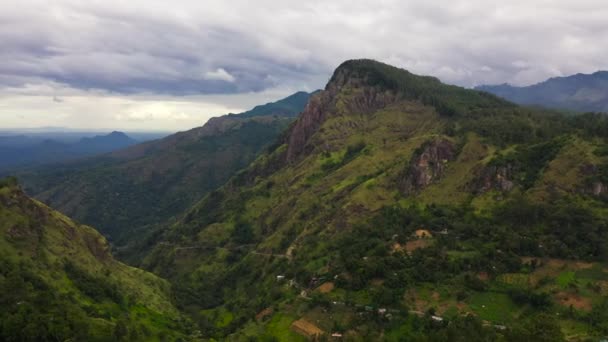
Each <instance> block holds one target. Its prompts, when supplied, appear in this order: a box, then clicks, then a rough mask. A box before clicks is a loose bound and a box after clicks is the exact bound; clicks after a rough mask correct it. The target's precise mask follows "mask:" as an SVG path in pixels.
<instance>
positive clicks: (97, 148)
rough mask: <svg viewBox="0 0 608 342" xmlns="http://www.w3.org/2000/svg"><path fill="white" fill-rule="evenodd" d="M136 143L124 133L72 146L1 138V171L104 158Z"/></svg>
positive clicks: (78, 142)
mask: <svg viewBox="0 0 608 342" xmlns="http://www.w3.org/2000/svg"><path fill="white" fill-rule="evenodd" d="M32 141H33V142H32ZM28 142H29V143H28ZM135 143H137V142H136V141H135V140H133V139H131V138H130V137H128V136H127V135H126V134H124V133H122V132H112V133H110V134H108V135H98V136H94V137H84V138H81V139H80V140H79V141H77V142H71V143H68V142H62V141H57V140H53V139H45V140H42V141H40V142H38V141H36V140H35V139H28V137H26V136H23V135H19V136H9V137H2V138H1V139H0V171H2V172H4V173H8V172H10V171H12V170H14V169H16V168H23V167H26V166H32V165H41V164H49V163H57V162H61V161H65V160H69V159H75V158H81V157H85V156H91V155H95V154H102V153H106V152H111V151H114V150H117V149H121V148H125V147H128V146H131V145H134V144H135Z"/></svg>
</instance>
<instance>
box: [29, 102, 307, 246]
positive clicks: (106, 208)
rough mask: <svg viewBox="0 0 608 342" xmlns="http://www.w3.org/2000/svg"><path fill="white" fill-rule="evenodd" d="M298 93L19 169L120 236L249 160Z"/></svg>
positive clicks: (70, 210) (285, 120) (80, 215)
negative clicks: (124, 144) (89, 154)
mask: <svg viewBox="0 0 608 342" xmlns="http://www.w3.org/2000/svg"><path fill="white" fill-rule="evenodd" d="M307 96H308V94H307V93H297V94H295V95H292V96H290V97H288V98H286V99H283V100H280V101H277V102H275V103H271V104H266V105H264V106H262V107H256V108H254V109H253V110H252V111H250V112H245V113H242V114H239V115H225V116H221V117H216V118H212V119H211V120H209V121H208V122H207V123H206V124H205V125H204V126H202V127H197V128H194V129H191V130H189V131H186V132H180V133H177V134H173V135H171V136H168V137H166V138H164V139H161V140H157V141H151V142H147V143H143V144H139V145H136V146H133V147H131V148H128V149H124V150H120V151H116V152H114V153H111V154H108V155H104V156H101V157H97V158H93V159H89V160H84V161H82V162H77V163H71V164H64V165H52V166H50V167H48V168H41V169H35V170H33V171H32V172H29V173H22V174H19V178H20V179H21V180H22V182H23V183H24V184H25V187H26V190H27V191H28V193H30V194H32V195H33V196H34V197H36V198H38V199H39V200H41V201H43V202H45V203H47V204H49V205H51V206H53V207H54V208H57V209H58V210H61V211H62V212H64V213H66V214H68V215H70V216H71V217H74V218H75V219H77V220H79V221H82V222H84V223H87V224H90V225H93V226H95V227H97V228H98V229H99V230H100V231H101V232H102V233H103V234H105V235H106V236H110V237H112V238H113V240H114V242H118V243H120V242H121V241H120V238H121V237H124V236H130V235H133V234H135V235H136V234H138V232H139V231H141V230H145V229H146V228H147V227H148V226H150V225H154V224H155V223H158V222H163V221H165V220H167V219H169V218H171V217H172V216H173V215H175V214H177V213H180V212H182V211H183V210H185V209H186V208H187V207H189V206H191V205H192V204H193V203H194V202H195V201H196V200H197V199H199V198H200V197H201V196H203V195H204V194H206V193H207V192H208V191H211V190H213V189H215V188H217V187H218V186H220V185H222V184H223V183H224V182H225V181H226V180H228V179H229V178H230V176H232V175H233V174H234V173H235V172H236V171H237V170H239V169H241V168H243V167H245V166H247V165H248V164H249V163H250V162H251V161H252V160H253V159H254V158H255V157H256V156H257V154H258V153H259V152H260V151H262V149H263V148H264V147H266V146H268V145H269V144H270V143H271V142H272V141H274V140H275V139H276V138H277V136H278V135H279V134H280V133H281V132H282V131H283V130H284V129H285V128H286V127H287V125H289V123H290V122H291V121H292V120H293V117H294V116H295V115H296V114H297V113H298V112H299V111H300V110H301V109H302V107H298V106H299V105H301V103H302V99H303V98H305V97H307Z"/></svg>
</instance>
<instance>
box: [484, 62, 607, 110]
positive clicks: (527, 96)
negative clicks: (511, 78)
mask: <svg viewBox="0 0 608 342" xmlns="http://www.w3.org/2000/svg"><path fill="white" fill-rule="evenodd" d="M476 89H478V90H482V91H486V92H489V93H492V94H495V95H497V96H500V97H503V98H505V99H507V100H510V101H513V102H516V103H519V104H522V105H538V106H543V107H547V108H554V109H561V110H570V111H575V112H608V71H598V72H595V73H593V74H590V75H587V74H576V75H572V76H568V77H554V78H550V79H548V80H546V81H544V82H541V83H538V84H534V85H531V86H527V87H514V86H511V85H508V84H502V85H483V86H479V87H477V88H476Z"/></svg>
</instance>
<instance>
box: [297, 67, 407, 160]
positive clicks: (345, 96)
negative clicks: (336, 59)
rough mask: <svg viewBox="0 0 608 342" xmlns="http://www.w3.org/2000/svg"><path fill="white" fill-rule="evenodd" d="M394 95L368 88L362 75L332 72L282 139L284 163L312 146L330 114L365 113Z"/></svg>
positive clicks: (365, 78)
mask: <svg viewBox="0 0 608 342" xmlns="http://www.w3.org/2000/svg"><path fill="white" fill-rule="evenodd" d="M397 97H398V96H397V94H395V92H393V91H390V90H387V89H383V88H382V87H380V86H370V85H369V81H368V79H367V76H366V75H352V74H351V73H350V71H349V70H347V69H345V68H343V69H338V70H336V72H335V74H334V76H333V77H332V81H331V82H329V83H328V84H327V87H326V88H325V90H324V91H321V92H319V93H318V94H316V95H314V96H312V97H311V98H310V100H309V102H308V104H307V105H306V108H305V109H304V111H303V112H302V114H301V115H300V117H299V118H298V120H297V121H296V122H295V123H294V125H293V126H292V127H291V130H290V132H289V134H288V135H287V138H286V143H287V145H288V147H287V154H286V158H287V161H288V162H293V161H294V160H296V159H297V158H298V156H300V155H301V154H302V153H307V152H310V151H311V150H312V149H313V146H309V145H308V144H307V143H308V141H309V139H310V138H311V137H312V136H313V135H314V134H315V132H316V131H317V130H318V129H319V127H320V126H321V125H322V124H323V122H325V120H326V119H327V118H328V117H329V116H330V115H343V114H347V113H354V114H369V113H373V112H374V111H376V110H378V109H381V108H383V107H386V106H387V105H389V104H391V103H393V102H395V101H396V100H397Z"/></svg>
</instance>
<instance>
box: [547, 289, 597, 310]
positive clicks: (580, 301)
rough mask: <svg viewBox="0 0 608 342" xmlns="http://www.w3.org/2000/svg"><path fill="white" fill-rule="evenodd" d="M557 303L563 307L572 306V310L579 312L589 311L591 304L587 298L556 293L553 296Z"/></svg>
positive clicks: (572, 294) (566, 293)
mask: <svg viewBox="0 0 608 342" xmlns="http://www.w3.org/2000/svg"><path fill="white" fill-rule="evenodd" d="M555 299H556V300H557V302H558V303H559V304H561V305H563V306H568V307H569V306H570V305H572V307H573V308H575V309H577V310H581V311H591V307H592V303H591V300H590V299H589V298H584V297H581V296H579V295H578V294H575V293H568V292H563V291H562V292H558V293H557V294H556V295H555Z"/></svg>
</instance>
